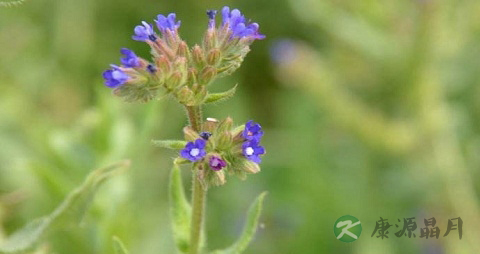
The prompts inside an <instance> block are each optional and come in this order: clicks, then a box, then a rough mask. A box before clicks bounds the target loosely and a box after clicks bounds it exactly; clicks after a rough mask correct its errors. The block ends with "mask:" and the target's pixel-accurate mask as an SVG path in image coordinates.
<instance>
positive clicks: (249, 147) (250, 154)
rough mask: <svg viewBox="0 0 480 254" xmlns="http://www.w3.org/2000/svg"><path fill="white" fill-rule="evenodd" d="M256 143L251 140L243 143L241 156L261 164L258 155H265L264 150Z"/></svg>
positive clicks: (254, 140)
mask: <svg viewBox="0 0 480 254" xmlns="http://www.w3.org/2000/svg"><path fill="white" fill-rule="evenodd" d="M258 142H259V141H258V140H256V139H253V140H248V141H245V142H244V143H243V145H242V150H243V155H244V156H245V157H247V159H249V160H251V161H253V162H255V163H257V164H259V163H260V162H262V159H261V158H260V155H262V154H265V148H263V146H260V145H258Z"/></svg>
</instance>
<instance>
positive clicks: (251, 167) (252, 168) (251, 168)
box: [241, 160, 260, 174]
mask: <svg viewBox="0 0 480 254" xmlns="http://www.w3.org/2000/svg"><path fill="white" fill-rule="evenodd" d="M241 169H242V170H243V171H245V172H247V173H250V174H256V173H258V172H260V166H258V164H257V163H255V162H252V161H249V160H244V161H243V163H242V165H241Z"/></svg>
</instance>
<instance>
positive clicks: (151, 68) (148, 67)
mask: <svg viewBox="0 0 480 254" xmlns="http://www.w3.org/2000/svg"><path fill="white" fill-rule="evenodd" d="M147 71H148V72H150V73H152V74H153V73H155V72H156V71H157V67H155V66H154V65H153V64H149V65H148V66H147Z"/></svg>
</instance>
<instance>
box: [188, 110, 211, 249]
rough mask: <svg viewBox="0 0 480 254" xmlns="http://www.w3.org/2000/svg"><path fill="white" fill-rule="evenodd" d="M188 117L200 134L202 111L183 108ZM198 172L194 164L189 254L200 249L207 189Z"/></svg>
mask: <svg viewBox="0 0 480 254" xmlns="http://www.w3.org/2000/svg"><path fill="white" fill-rule="evenodd" d="M185 109H186V110H187V115H188V121H189V122H190V126H191V127H192V128H193V130H194V131H196V132H200V129H201V125H202V110H201V107H200V106H185ZM198 170H203V169H202V168H201V164H197V163H194V164H193V166H192V220H191V221H192V224H191V226H190V254H197V253H199V252H200V248H201V237H202V234H203V225H204V213H205V199H206V196H207V189H205V188H204V187H203V186H202V184H201V182H200V180H199V179H198V176H197V172H198Z"/></svg>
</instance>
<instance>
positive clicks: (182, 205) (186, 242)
mask: <svg viewBox="0 0 480 254" xmlns="http://www.w3.org/2000/svg"><path fill="white" fill-rule="evenodd" d="M169 190H170V193H169V194H170V216H171V220H172V227H173V238H174V239H175V243H176V244H177V247H178V249H179V250H180V251H181V252H184V253H186V252H188V249H189V246H190V222H191V215H192V208H191V206H190V204H189V203H188V201H187V198H186V197H185V190H184V188H183V183H182V174H181V172H180V168H179V167H178V165H177V164H176V163H174V164H173V168H172V173H171V175H170V187H169Z"/></svg>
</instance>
